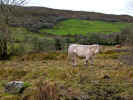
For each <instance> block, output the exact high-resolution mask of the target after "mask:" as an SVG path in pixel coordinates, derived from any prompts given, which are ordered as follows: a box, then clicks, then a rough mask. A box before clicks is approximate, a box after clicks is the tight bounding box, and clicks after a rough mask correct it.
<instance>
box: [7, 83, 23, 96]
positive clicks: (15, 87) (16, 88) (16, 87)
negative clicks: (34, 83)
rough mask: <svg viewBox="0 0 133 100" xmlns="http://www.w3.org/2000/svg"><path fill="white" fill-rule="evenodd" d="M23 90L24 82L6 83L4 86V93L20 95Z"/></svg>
mask: <svg viewBox="0 0 133 100" xmlns="http://www.w3.org/2000/svg"><path fill="white" fill-rule="evenodd" d="M24 88H25V86H24V82H22V81H11V82H8V83H7V85H5V92H6V93H11V94H16V93H21V92H23V90H24Z"/></svg>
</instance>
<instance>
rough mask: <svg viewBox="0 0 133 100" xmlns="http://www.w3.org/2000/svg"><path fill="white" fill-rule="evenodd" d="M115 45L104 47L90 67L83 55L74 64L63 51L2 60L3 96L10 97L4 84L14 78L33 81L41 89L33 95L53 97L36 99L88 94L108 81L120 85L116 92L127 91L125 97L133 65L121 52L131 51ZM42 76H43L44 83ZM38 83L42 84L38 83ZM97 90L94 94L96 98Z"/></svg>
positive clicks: (129, 90)
mask: <svg viewBox="0 0 133 100" xmlns="http://www.w3.org/2000/svg"><path fill="white" fill-rule="evenodd" d="M126 48H127V47H123V48H120V49H121V50H122V49H126ZM128 48H129V47H128ZM116 49H117V48H115V47H105V50H104V52H103V53H101V54H98V55H97V56H96V57H95V61H94V65H93V66H90V65H88V67H85V66H84V65H83V60H82V59H78V66H77V67H73V66H72V65H71V64H69V63H68V61H67V59H66V58H67V54H66V53H63V52H55V53H49V54H47V53H39V54H30V55H25V56H23V57H19V58H17V59H15V60H14V59H13V60H10V61H1V62H0V67H1V70H0V80H1V82H0V97H1V98H8V97H9V95H5V93H4V90H3V86H2V85H1V84H3V83H6V82H7V81H12V80H21V81H26V82H30V83H31V84H32V86H31V87H30V88H32V89H33V91H38V92H37V93H36V95H34V96H36V97H38V98H41V97H42V98H45V97H46V98H48V97H49V96H50V97H51V99H36V100H57V96H59V97H60V98H62V99H61V100H65V99H63V98H69V97H74V96H78V95H81V94H86V93H87V91H88V90H91V91H94V90H96V92H98V93H99V90H97V88H96V86H95V85H96V84H97V85H98V86H100V88H101V89H103V91H104V92H105V90H106V89H107V87H106V85H109V86H111V89H112V87H113V86H114V87H115V86H116V85H118V88H117V87H116V88H114V87H113V89H116V90H117V89H120V90H121V91H120V92H117V91H116V92H117V93H115V94H118V93H119V95H120V96H121V94H123V93H125V94H124V95H125V97H126V96H127V95H130V97H131V95H132V94H133V90H132V89H133V88H132V85H133V84H132V82H133V66H132V65H128V64H126V63H123V62H122V61H120V60H119V57H120V56H121V55H128V54H130V52H123V51H122V52H116V51H117V50H116ZM40 80H43V82H42V84H41V82H40ZM38 83H39V84H40V85H37V84H38ZM125 87H126V88H125ZM104 88H105V89H104ZM36 89H37V90H36ZM57 91H59V92H57ZM106 91H109V90H106ZM114 91H115V90H114ZM101 92H102V91H101ZM101 92H100V93H101ZM104 92H103V93H102V94H104ZM31 94H32V93H31ZM33 94H34V93H33ZM94 94H95V93H93V95H91V96H92V98H93V99H94V97H95V96H94ZM26 95H28V94H27V92H24V96H25V98H26ZM96 95H97V93H96ZM100 95H101V94H100ZM66 96H67V97H66ZM10 97H11V98H13V97H14V96H13V97H12V96H10ZM32 97H33V95H32ZM5 100H12V99H5ZM14 100H15V99H14ZM16 100H17V99H16ZM24 100H28V99H24ZM69 100H71V98H69Z"/></svg>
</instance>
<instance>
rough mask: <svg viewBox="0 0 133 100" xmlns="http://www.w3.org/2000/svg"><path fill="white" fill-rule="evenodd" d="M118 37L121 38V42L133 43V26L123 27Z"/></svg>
mask: <svg viewBox="0 0 133 100" xmlns="http://www.w3.org/2000/svg"><path fill="white" fill-rule="evenodd" d="M120 39H121V40H120V41H121V43H128V44H132V43H133V28H132V27H129V26H128V27H126V28H125V29H123V30H122V32H121V36H120Z"/></svg>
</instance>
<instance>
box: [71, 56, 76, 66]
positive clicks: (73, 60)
mask: <svg viewBox="0 0 133 100" xmlns="http://www.w3.org/2000/svg"><path fill="white" fill-rule="evenodd" d="M72 65H73V66H76V65H77V63H76V56H75V55H74V56H73V57H72Z"/></svg>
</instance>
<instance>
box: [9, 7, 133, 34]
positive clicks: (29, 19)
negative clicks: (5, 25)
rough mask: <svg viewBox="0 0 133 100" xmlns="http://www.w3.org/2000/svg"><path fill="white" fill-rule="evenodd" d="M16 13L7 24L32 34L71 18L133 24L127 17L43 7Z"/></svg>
mask: <svg viewBox="0 0 133 100" xmlns="http://www.w3.org/2000/svg"><path fill="white" fill-rule="evenodd" d="M17 12H18V14H17V16H16V17H11V18H10V22H9V24H10V25H11V26H22V27H25V28H27V29H28V30H30V31H34V32H38V30H39V29H42V28H52V27H54V25H55V24H57V23H58V22H60V21H64V20H67V19H73V18H74V19H75V18H76V19H82V20H89V21H94V20H98V21H106V22H130V23H132V22H133V17H132V16H128V15H112V14H103V13H96V12H82V11H69V10H57V9H50V8H44V7H23V8H20V7H18V8H17Z"/></svg>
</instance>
